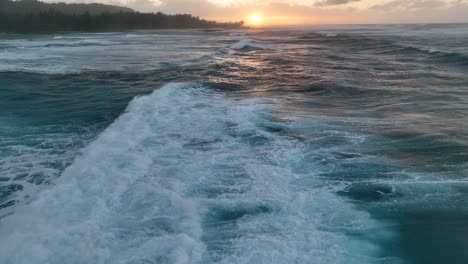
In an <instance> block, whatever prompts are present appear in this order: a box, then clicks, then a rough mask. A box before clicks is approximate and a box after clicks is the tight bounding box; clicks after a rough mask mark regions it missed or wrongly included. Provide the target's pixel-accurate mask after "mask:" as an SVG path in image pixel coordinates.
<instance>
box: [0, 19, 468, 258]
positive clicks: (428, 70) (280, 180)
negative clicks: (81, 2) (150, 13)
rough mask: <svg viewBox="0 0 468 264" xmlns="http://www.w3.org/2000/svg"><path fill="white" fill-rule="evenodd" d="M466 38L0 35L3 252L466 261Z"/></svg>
mask: <svg viewBox="0 0 468 264" xmlns="http://www.w3.org/2000/svg"><path fill="white" fill-rule="evenodd" d="M467 44H468V25H393V26H382V25H380V26H379V25H368V26H316V27H302V28H288V29H264V30H229V31H221V30H220V31H197V30H174V31H170V30H168V31H137V32H123V33H122V32H115V33H95V34H91V33H89V34H85V33H76V34H61V35H60V34H56V35H0V125H1V127H0V128H1V129H0V263H2V264H46V263H47V264H49V263H50V264H63V263H67V264H89V263H96V264H100V263H103V264H104V263H106V264H107V263H112V264H118V263H122V264H123V263H125V264H137V263H139V264H143V263H146V264H149V263H169V264H176V263H181V264H182V263H288V264H290V263H315V264H321V263H327V264H329V263H346V264H353V263H356V264H358V263H359V264H364V263H392V264H393V263H398V264H399V263H422V264H431V263H450V264H457V263H468V45H467Z"/></svg>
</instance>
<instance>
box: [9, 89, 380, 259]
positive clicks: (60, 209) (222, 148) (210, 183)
mask: <svg viewBox="0 0 468 264" xmlns="http://www.w3.org/2000/svg"><path fill="white" fill-rule="evenodd" d="M274 109H275V106H274V105H272V103H271V102H267V101H263V100H258V99H244V100H234V99H229V98H227V97H225V96H224V95H221V94H218V93H216V92H213V91H212V90H210V89H208V88H205V87H202V86H199V85H190V84H168V85H166V86H164V87H163V88H160V89H158V90H156V91H154V92H153V93H152V94H150V95H147V96H142V97H137V98H135V99H134V100H133V101H132V102H131V103H130V104H129V106H128V108H127V111H126V113H124V114H123V115H122V116H120V117H119V118H118V119H117V120H116V121H115V122H114V123H113V124H112V125H111V126H110V127H108V128H107V129H106V130H105V131H104V132H103V133H102V134H101V135H99V137H98V138H97V139H96V140H95V141H94V142H92V143H91V144H90V145H89V146H87V147H86V148H85V149H84V150H83V151H82V154H81V155H80V156H79V157H77V158H76V159H75V161H74V162H73V163H72V164H71V165H70V166H69V167H68V168H66V169H65V171H64V172H63V174H62V175H61V177H60V178H59V179H58V180H57V181H56V182H55V184H54V186H52V187H50V188H49V189H47V190H44V191H42V192H41V193H39V194H38V195H37V197H36V198H35V199H33V201H32V202H31V203H30V204H28V205H26V206H23V207H18V208H16V212H15V214H14V215H11V216H9V217H6V218H4V219H2V224H1V225H0V236H1V237H2V239H1V240H0V262H1V263H5V264H10V263H16V264H21V263H28V264H34V263H50V264H55V263H60V264H61V263H200V262H203V263H211V262H217V263H263V262H267V261H268V262H272V263H310V262H317V263H326V262H329V263H370V262H375V261H376V259H377V258H378V254H377V252H378V250H377V249H376V248H375V247H374V246H372V245H371V244H370V243H368V242H366V240H365V239H363V238H362V237H361V238H360V239H353V238H352V237H349V236H347V235H346V234H345V233H343V232H342V230H349V231H354V232H357V231H359V230H362V229H368V228H377V226H376V225H377V223H376V222H375V221H373V220H372V219H371V218H370V216H369V215H368V214H366V213H364V212H361V211H358V210H356V209H354V208H353V206H352V205H350V204H348V203H346V202H345V201H344V200H343V199H342V198H340V197H338V196H337V195H336V194H335V193H334V191H333V190H332V189H333V188H335V187H336V185H335V186H329V187H326V186H325V187H323V183H319V182H317V181H318V179H315V178H314V175H315V173H316V172H309V173H304V172H299V171H296V170H295V169H294V166H293V164H296V163H300V160H301V159H302V158H303V157H305V156H307V155H310V153H306V152H305V148H304V145H303V143H302V142H301V141H300V140H298V139H295V138H293V137H291V136H288V134H287V133H276V132H275V131H277V130H276V129H268V128H269V127H270V128H271V127H284V126H285V124H281V123H278V122H275V121H271V120H270V118H268V116H269V115H270V114H271V113H272V112H274ZM284 129H287V128H286V127H284ZM284 129H283V130H284ZM308 164H309V165H310V166H312V165H313V164H311V163H310V161H309V162H308ZM316 166H317V167H316V168H315V170H314V171H316V170H320V165H319V164H317V165H316ZM304 180H305V181H307V182H308V184H307V185H298V184H296V183H297V182H298V181H304ZM321 186H322V187H321ZM330 208H333V210H330Z"/></svg>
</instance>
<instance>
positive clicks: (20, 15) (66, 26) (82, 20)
mask: <svg viewBox="0 0 468 264" xmlns="http://www.w3.org/2000/svg"><path fill="white" fill-rule="evenodd" d="M24 1H26V2H30V3H34V2H38V1H35V0H23V1H21V2H24ZM6 2H11V1H8V0H0V32H5V33H54V32H75V31H77V32H103V31H122V30H138V29H187V28H197V29H208V28H241V27H242V26H243V22H242V21H240V22H234V23H218V22H215V21H208V20H205V19H201V18H199V17H194V16H192V15H189V14H178V15H168V14H164V13H161V12H158V13H139V12H134V11H133V10H131V9H130V10H131V11H122V10H120V11H119V12H115V11H114V12H111V11H105V12H102V13H91V12H89V10H86V11H85V12H84V13H81V14H80V13H70V12H67V13H65V12H63V11H61V10H60V9H56V8H54V7H51V8H49V9H48V10H47V11H39V12H11V9H10V10H9V9H5V8H2V5H1V4H2V3H6ZM39 3H40V2H39ZM46 5H47V4H46ZM64 5H66V4H64ZM104 6H105V5H104Z"/></svg>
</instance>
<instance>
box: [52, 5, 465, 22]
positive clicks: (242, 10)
mask: <svg viewBox="0 0 468 264" xmlns="http://www.w3.org/2000/svg"><path fill="white" fill-rule="evenodd" d="M48 1H54V0H48ZM62 1H65V2H88V3H89V2H101V3H106V4H115V5H121V6H127V7H130V8H133V9H134V10H137V11H141V12H157V11H162V12H166V13H188V14H193V15H195V16H200V17H203V18H207V19H213V20H218V21H240V20H244V21H245V22H246V23H247V24H249V23H253V21H256V23H257V24H259V25H262V26H273V25H278V26H279V25H307V24H363V23H364V24H375V23H446V22H468V0H62ZM254 15H255V16H256V20H252V16H254ZM259 17H260V20H259Z"/></svg>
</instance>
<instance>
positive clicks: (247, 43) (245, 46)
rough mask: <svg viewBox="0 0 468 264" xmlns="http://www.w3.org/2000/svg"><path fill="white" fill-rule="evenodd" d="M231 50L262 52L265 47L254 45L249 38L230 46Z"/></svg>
mask: <svg viewBox="0 0 468 264" xmlns="http://www.w3.org/2000/svg"><path fill="white" fill-rule="evenodd" d="M230 48H231V49H233V50H243V51H249V50H263V49H266V48H267V47H266V46H264V45H261V44H258V43H256V42H255V41H254V40H253V39H251V38H244V39H242V40H240V41H238V42H236V43H234V44H232V45H231V46H230Z"/></svg>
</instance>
